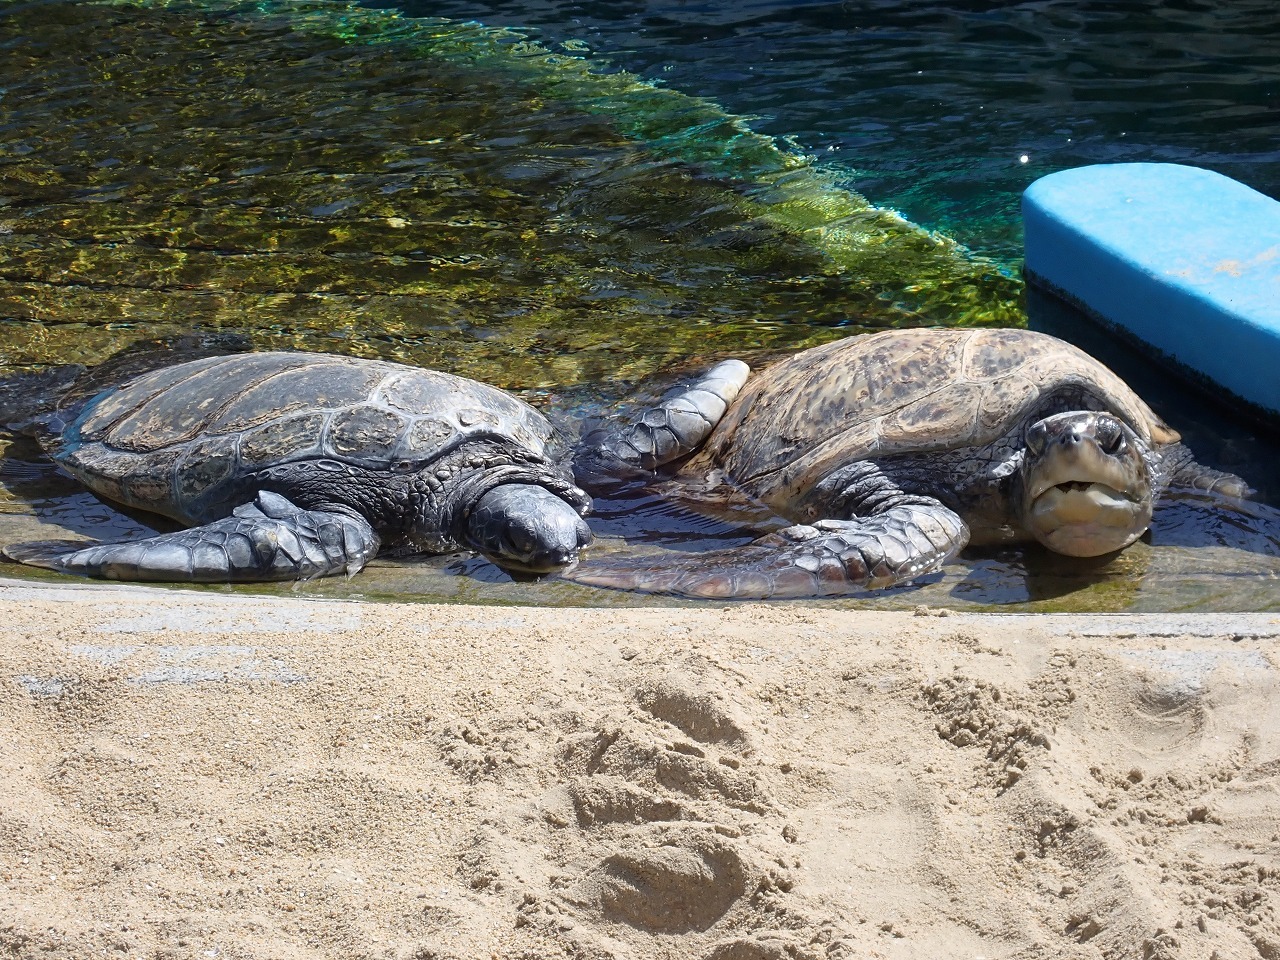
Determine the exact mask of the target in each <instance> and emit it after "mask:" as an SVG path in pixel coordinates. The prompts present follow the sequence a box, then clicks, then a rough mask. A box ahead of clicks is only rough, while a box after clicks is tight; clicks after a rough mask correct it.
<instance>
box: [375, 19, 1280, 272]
mask: <svg viewBox="0 0 1280 960" xmlns="http://www.w3.org/2000/svg"><path fill="white" fill-rule="evenodd" d="M380 5H385V6H395V7H396V8H397V9H400V10H402V11H403V12H404V13H406V14H409V15H422V16H427V15H433V16H443V17H451V18H459V19H473V20H478V21H480V22H482V23H486V24H489V25H492V26H507V27H513V28H520V29H522V30H524V31H525V32H527V34H528V35H529V36H531V37H533V38H535V39H537V40H540V41H541V42H543V43H544V44H545V45H547V46H549V47H552V48H555V49H559V48H561V47H563V46H564V45H566V44H567V45H568V49H570V50H571V51H574V52H576V53H578V54H579V55H583V56H589V57H590V58H592V59H593V60H596V61H598V62H601V63H602V64H607V65H612V66H613V67H616V68H622V69H626V70H629V71H631V72H633V73H636V74H639V75H641V76H643V77H646V78H649V79H651V80H655V81H659V82H662V83H665V84H668V85H670V86H672V87H674V88H676V89H678V90H680V91H681V92H683V93H687V94H692V95H697V96H703V97H707V98H709V99H712V100H714V101H716V102H718V103H720V104H721V105H722V106H724V107H725V108H726V109H728V110H729V111H731V112H733V113H737V114H741V115H745V116H748V117H752V118H753V120H752V126H753V127H754V128H755V129H757V130H759V131H761V132H766V133H769V134H772V135H774V136H777V137H780V138H788V139H790V140H791V141H792V142H793V143H794V144H795V145H796V146H797V147H798V148H800V149H802V150H804V151H805V152H809V153H812V154H815V155H817V156H819V157H821V158H823V159H824V160H826V161H829V162H830V163H832V164H836V165H838V167H839V168H840V170H841V171H842V173H843V174H845V175H847V179H848V183H849V185H850V186H852V187H854V188H855V189H857V190H859V191H860V192H862V193H863V194H865V195H866V196H868V197H869V198H870V199H872V200H873V201H875V202H877V203H880V204H882V205H886V206H890V207H894V208H896V209H898V210H901V211H902V212H903V213H904V214H906V215H907V216H908V217H909V218H910V219H912V220H915V221H916V222H918V223H921V224H924V225H926V226H929V227H931V228H935V229H938V230H940V231H942V232H944V233H947V234H950V235H952V236H955V237H957V238H959V239H961V240H963V241H964V242H966V243H968V244H969V245H970V246H971V247H973V248H974V249H975V250H978V251H980V252H983V253H990V254H995V255H998V256H1001V257H1002V258H1005V259H1008V260H1010V261H1013V260H1016V259H1017V258H1019V257H1020V255H1021V224H1020V220H1019V217H1018V212H1017V204H1018V198H1019V196H1020V194H1021V192H1022V190H1023V188H1024V187H1025V186H1026V185H1027V184H1028V183H1030V182H1031V181H1032V180H1033V179H1035V178H1036V177H1038V176H1041V175H1043V174H1046V173H1049V172H1052V171H1054V170H1059V169H1062V168H1065V167H1072V166H1078V165H1081V164H1087V163H1098V162H1111V161H1134V160H1158V161H1171V162H1178V163H1189V164H1195V165H1199V166H1204V167H1208V168H1210V169H1214V170H1217V171H1219V172H1221V173H1225V174H1227V175H1228V176H1231V177H1235V178H1236V179H1239V180H1242V181H1243V182H1245V183H1248V184H1249V185H1251V186H1253V187H1254V188H1256V189H1258V190H1261V191H1262V192H1264V193H1268V194H1270V195H1271V196H1278V197H1280V6H1278V5H1277V4H1276V2H1275V0H1229V2H1224V0H1143V2H1110V0H1083V2H1080V0H1034V2H1023V3H1008V2H1004V3H1001V2H982V0H971V2H955V0H953V2H946V3H922V2H889V0H846V2H826V0H705V2H696V0H688V2H685V0H646V2H637V0H615V2H609V3H601V2H582V0H518V2H517V0H402V2H397V3H394V4H390V3H387V4H380ZM1023 158H1025V160H1024V159H1023Z"/></svg>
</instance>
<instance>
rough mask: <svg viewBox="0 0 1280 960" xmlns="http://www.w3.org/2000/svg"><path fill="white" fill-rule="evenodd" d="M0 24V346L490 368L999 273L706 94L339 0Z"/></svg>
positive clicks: (541, 365)
mask: <svg viewBox="0 0 1280 960" xmlns="http://www.w3.org/2000/svg"><path fill="white" fill-rule="evenodd" d="M0 9H3V12H4V15H3V16H2V17H0V43H3V45H4V49H5V52H6V56H5V57H4V58H3V60H0V86H3V88H4V89H5V95H4V96H3V97H2V98H0V123H3V124H4V127H5V130H6V134H7V135H6V138H5V140H4V142H3V144H0V363H7V364H10V365H23V366H29V365H33V364H42V363H55V362H85V363H94V362H98V361H100V360H102V359H103V358H105V357H106V356H108V355H110V354H111V353H114V352H116V351H117V350H119V349H120V348H121V347H123V346H125V345H127V344H128V343H129V342H132V341H133V340H136V339H140V338H144V337H156V336H177V335H181V334H184V333H189V332H193V331H195V332H199V331H225V330H236V331H240V332H243V333H246V334H247V335H248V336H249V337H250V338H251V340H252V342H253V344H254V345H255V346H257V347H259V348H271V347H295V348H302V349H311V350H334V351H339V352H346V353H355V354H361V355H367V356H383V357H387V358H391V359H399V360H404V361H409V362H415V363H420V364H425V365H431V366H440V367H445V368H447V369H451V370H454V371H457V372H461V373H466V374H470V375H472V376H476V377H480V378H482V379H485V380H489V381H492V382H495V383H498V384H501V385H504V386H516V387H541V388H550V387H556V386H565V385H572V384H582V383H598V382H601V381H606V380H621V381H634V380H636V379H639V378H641V377H643V376H644V375H646V374H648V373H650V372H651V371H653V370H654V369H657V368H659V367H661V366H663V365H665V364H667V363H669V362H670V361H671V360H673V359H676V358H685V357H689V356H712V355H721V354H725V353H746V354H751V353H753V352H757V351H762V350H777V349H788V348H794V347H800V346H807V345H811V344H814V343H818V342H822V341H824V340H827V339H831V338H832V337H836V336H843V335H847V334H849V333H852V332H857V331H858V330H862V329H872V328H877V327H883V326H891V325H898V324H912V325H916V324H925V323H971V324H979V323H981V324H1006V325H1007V324H1011V323H1020V322H1021V320H1022V315H1021V311H1020V306H1019V303H1020V296H1021V289H1020V285H1019V283H1018V282H1017V281H1016V280H1015V279H1013V278H1011V277H1009V276H1007V275H1005V274H1004V273H1002V272H1001V271H1000V270H999V269H997V268H996V267H995V266H994V265H993V264H991V263H988V262H985V261H982V260H978V259H975V258H973V257H970V256H968V255H967V254H966V253H965V251H963V250H962V249H960V248H959V247H957V246H956V245H955V244H954V243H951V242H949V241H947V240H945V239H943V238H940V237H937V236H934V235H932V234H930V233H928V232H926V231H924V230H921V229H920V228H918V227H915V226H914V225H912V224H909V223H907V222H906V221H904V220H902V219H901V218H900V217H897V216H896V215H895V214H892V213H890V212H888V211H883V210H879V209H877V208H875V207H873V206H871V205H870V204H868V203H867V202H866V201H865V200H864V199H863V198H861V197H859V196H858V195H857V194H855V193H852V192H850V191H848V190H845V189H841V188H840V187H839V186H838V185H837V184H836V183H834V181H833V180H832V179H831V177H830V176H829V175H828V174H827V173H825V172H824V171H822V170H820V169H819V168H817V167H815V166H814V165H813V164H812V162H811V161H810V160H809V159H808V158H806V157H805V156H803V155H801V154H800V153H798V152H796V151H794V150H791V149H789V148H784V147H783V146H781V145H779V144H778V143H776V142H775V141H773V140H772V139H770V138H768V137H763V136H760V135H758V134H755V133H753V132H752V131H751V130H750V129H749V127H748V126H747V125H746V124H745V123H744V122H743V121H742V120H741V119H739V118H736V117H732V116H729V115H727V114H725V113H724V112H723V111H722V110H720V109H719V108H718V107H716V106H715V105H714V104H711V103H708V102H706V101H703V100H699V99H697V98H694V97H688V96H684V95H682V94H680V93H677V92H675V91H671V90H665V89H662V88H659V87H655V86H653V85H651V84H647V83H645V82H643V81H641V80H638V79H637V78H635V77H632V76H630V75H628V74H626V73H622V72H618V71H610V70H608V69H606V68H603V67H602V66H601V65H599V64H593V63H592V62H589V61H586V60H583V59H579V58H575V57H570V56H564V55H561V54H553V53H551V52H549V51H546V50H544V49H542V48H540V47H538V46H536V45H534V44H531V43H529V42H528V41H526V40H524V39H523V38H522V37H520V36H519V35H517V34H514V33H511V32H510V31H501V30H494V29H490V28H487V27H483V26H480V25H477V24H466V23H457V22H451V21H443V20H420V19H410V18H405V17H401V16H399V15H397V14H395V13H393V12H386V11H375V10H367V9H363V8H360V7H357V6H355V5H353V4H348V3H316V2H289V3H283V2H264V3H258V4H243V3H225V2H208V3H198V4H193V3H164V2H154V3H150V2H142V3H87V2H86V3H70V4H67V3H61V4H54V3H37V4H28V5H10V6H9V7H7V8H0Z"/></svg>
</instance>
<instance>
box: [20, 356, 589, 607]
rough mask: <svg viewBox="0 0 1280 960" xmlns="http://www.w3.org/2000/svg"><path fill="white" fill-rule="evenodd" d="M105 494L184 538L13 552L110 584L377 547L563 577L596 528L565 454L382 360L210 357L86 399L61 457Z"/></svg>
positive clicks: (483, 400)
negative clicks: (474, 553)
mask: <svg viewBox="0 0 1280 960" xmlns="http://www.w3.org/2000/svg"><path fill="white" fill-rule="evenodd" d="M50 450H51V453H52V455H53V457H54V459H55V460H56V461H57V462H58V464H60V465H61V466H62V467H63V468H65V469H66V470H67V471H69V472H70V473H72V474H73V475H75V476H76V477H78V478H79V479H80V480H81V481H83V482H84V483H85V485H86V486H88V487H89V489H91V490H92V491H93V492H94V493H95V494H98V495H100V496H102V497H104V498H106V499H109V500H113V501H116V502H117V503H121V504H124V505H126V506H129V507H134V508H138V509H141V510H147V511H151V512H154V513H159V514H163V515H164V516H167V517H170V518H172V519H174V520H177V521H179V522H181V523H183V524H187V525H190V529H186V530H180V531H177V532H173V533H165V534H160V535H158V536H154V537H150V538H148V539H143V540H137V541H131V542H126V543H103V544H95V545H88V546H86V545H84V544H82V543H80V544H77V543H69V542H67V541H45V542H41V543H32V544H17V545H13V546H9V547H7V548H5V553H6V554H7V555H8V556H9V557H10V558H11V559H14V560H20V561H22V562H24V563H30V564H35V565H39V566H45V567H51V568H53V569H56V570H64V571H69V572H75V573H82V574H87V575H89V576H94V577H103V578H108V579H114V580H169V581H193V582H227V581H265V580H291V579H306V578H310V577H320V576H326V575H329V574H335V573H347V574H353V573H356V572H357V571H359V570H360V569H361V568H362V567H363V566H364V565H365V563H366V562H368V560H369V559H370V558H372V557H373V556H374V555H376V554H377V553H378V551H379V550H380V549H382V548H384V547H390V548H396V549H399V550H402V551H419V552H430V553H445V552H450V551H453V550H457V549H472V550H478V551H479V552H480V553H482V554H483V555H484V556H485V557H487V558H488V559H490V560H492V561H493V562H494V563H496V564H498V565H499V566H501V567H503V568H505V569H506V570H508V571H514V572H516V573H517V574H519V573H526V574H544V573H550V572H554V571H559V570H563V569H564V568H566V567H569V566H571V565H572V564H573V563H575V562H576V561H577V558H578V554H579V551H580V550H581V549H582V548H583V547H584V546H585V545H586V544H588V543H589V542H590V540H591V533H590V531H589V530H588V528H587V525H586V523H585V522H584V521H583V520H582V515H583V514H585V513H586V512H587V508H588V506H589V505H590V498H589V497H588V496H587V495H586V494H585V493H584V492H583V491H582V490H580V489H579V488H578V487H577V486H575V485H574V483H573V480H572V475H571V470H570V468H569V465H568V460H567V456H566V454H567V452H568V451H567V448H566V447H565V446H563V445H562V444H560V443H559V442H558V438H557V436H556V434H555V431H554V429H553V428H552V426H551V424H550V423H549V422H548V421H547V420H546V418H544V417H543V416H542V415H541V414H540V413H538V412H537V411H536V410H534V409H533V408H532V407H530V406H529V405H528V404H526V403H524V402H522V401H520V400H518V399H516V398H515V397H512V396H510V395H509V394H506V393H504V392H502V391H501V390H498V389H495V388H493V387H489V386H486V385H484V384H481V383H476V382H475V381H472V380H466V379H463V378H461V377H454V376H450V375H449V374H445V373H437V372H434V371H429V370H422V369H418V368H415V367H408V366H402V365H400V364H395V363H388V362H384V361H377V360H360V359H355V358H351V357H339V356H330V355H325V354H306V353H258V354H238V355H232V356H219V357H205V358H202V359H199V360H191V361H188V362H186V363H181V364H177V365H174V366H171V367H168V368H166V369H162V370H158V371H154V372H152V373H148V374H145V375H143V376H141V377H139V378H137V379H134V380H132V381H130V382H128V383H126V384H124V385H123V386H122V387H119V388H117V389H114V390H108V391H105V392H104V393H102V394H99V395H98V396H97V397H95V398H93V399H92V400H91V401H90V402H89V403H88V404H87V406H86V407H85V408H84V409H83V410H82V411H81V413H80V414H79V416H78V417H76V418H75V419H74V420H73V421H72V422H71V423H70V424H69V425H68V426H66V428H65V429H63V430H62V431H61V432H60V434H59V435H58V436H57V437H56V438H54V440H53V442H52V444H51V446H50Z"/></svg>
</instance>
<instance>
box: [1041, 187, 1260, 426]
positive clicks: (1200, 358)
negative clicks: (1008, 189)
mask: <svg viewBox="0 0 1280 960" xmlns="http://www.w3.org/2000/svg"><path fill="white" fill-rule="evenodd" d="M1022 216H1023V220H1024V225H1025V228H1026V272H1027V278H1028V280H1030V281H1031V282H1033V283H1036V284H1038V285H1040V286H1043V287H1045V288H1047V289H1049V290H1050V291H1052V292H1053V293H1055V294H1057V295H1059V296H1061V297H1063V298H1064V299H1066V300H1068V301H1070V302H1071V303H1074V304H1075V305H1076V306H1078V307H1080V308H1082V309H1083V310H1084V311H1085V312H1086V313H1088V314H1090V315H1092V316H1093V317H1095V318H1096V319H1098V320H1100V321H1102V322H1103V323H1104V324H1105V325H1107V326H1109V327H1112V328H1114V329H1115V330H1117V331H1118V332H1120V333H1121V334H1123V335H1125V336H1127V337H1129V338H1131V339H1135V340H1137V341H1139V342H1140V343H1141V344H1143V345H1145V346H1146V347H1147V348H1148V349H1151V350H1152V352H1153V353H1154V354H1156V355H1157V356H1158V357H1159V358H1160V359H1163V360H1165V361H1168V362H1170V363H1172V364H1173V365H1174V366H1176V367H1178V368H1179V369H1180V370H1181V371H1182V372H1184V373H1188V374H1190V375H1191V376H1192V377H1193V378H1195V379H1197V380H1200V381H1201V382H1205V383H1206V385H1207V386H1209V387H1210V388H1211V389H1213V390H1215V391H1216V392H1218V393H1222V392H1223V391H1226V392H1227V393H1229V394H1231V395H1232V396H1233V397H1234V398H1236V399H1237V400H1242V401H1244V403H1245V404H1246V406H1247V407H1248V408H1249V409H1250V410H1251V412H1252V413H1254V414H1256V415H1259V416H1262V417H1264V418H1266V419H1267V420H1269V421H1271V422H1273V423H1275V422H1280V202H1277V201H1275V200H1272V199H1271V198H1270V197H1267V196H1265V195H1264V194H1261V193H1258V191H1256V190H1253V189H1251V188H1250V187H1246V186H1245V185H1244V184H1242V183H1239V182H1237V181H1235V180H1232V179H1231V178H1229V177H1224V176H1223V175H1222V174H1219V173H1213V172H1212V171H1209V170H1202V169H1199V168H1197V167H1186V166H1182V165H1180V164H1173V163H1116V164H1100V165H1098V166H1090V167H1078V168H1076V169H1074V170H1064V171H1062V172H1061V173H1054V174H1050V175H1049V176H1047V177H1042V178H1041V179H1039V180H1037V181H1036V182H1035V183H1033V184H1031V186H1030V187H1028V188H1027V190H1026V192H1025V193H1024V194H1023V196H1022Z"/></svg>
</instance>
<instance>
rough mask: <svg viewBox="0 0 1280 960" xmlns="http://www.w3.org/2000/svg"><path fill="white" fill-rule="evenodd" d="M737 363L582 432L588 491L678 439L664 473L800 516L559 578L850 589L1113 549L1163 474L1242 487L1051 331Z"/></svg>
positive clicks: (672, 588)
mask: <svg viewBox="0 0 1280 960" xmlns="http://www.w3.org/2000/svg"><path fill="white" fill-rule="evenodd" d="M747 373H748V371H747V368H746V366H745V365H744V364H741V363H739V362H737V361H729V362H727V363H725V364H722V365H720V366H719V367H717V368H715V369H714V370H712V371H711V373H709V374H708V375H707V377H706V378H704V381H702V382H699V383H695V384H694V385H693V386H692V387H690V388H689V389H687V390H685V391H683V392H678V393H676V394H674V395H673V396H672V397H671V398H670V399H668V400H666V401H664V402H662V403H660V404H659V405H657V406H656V407H653V408H650V409H648V410H646V411H645V412H643V413H642V414H641V415H640V416H638V417H636V418H635V419H633V420H630V421H626V422H619V423H614V424H606V425H605V426H604V427H601V428H598V429H596V430H594V431H592V432H590V433H588V434H587V435H586V436H585V437H584V438H583V441H582V449H581V450H580V452H579V454H578V471H579V479H580V482H582V483H583V484H584V486H587V487H588V489H591V488H592V485H593V484H596V485H601V484H607V483H608V481H609V480H610V479H611V478H616V477H625V476H631V475H634V474H636V473H643V472H644V471H658V470H660V469H661V468H662V466H663V465H664V464H675V463H677V462H678V461H679V459H680V458H681V457H683V456H686V455H688V454H689V453H691V452H693V455H692V457H690V458H689V459H687V460H686V461H685V462H683V464H680V465H679V466H678V468H677V469H675V470H674V471H670V472H669V473H668V476H671V477H672V478H673V480H672V482H671V483H670V484H668V485H667V487H666V489H668V490H670V489H672V487H674V489H675V490H676V491H677V492H681V493H683V494H684V495H685V496H686V497H688V498H689V499H691V500H693V501H701V502H703V503H709V504H714V503H715V502H716V501H717V500H720V499H724V498H727V497H728V496H729V495H730V494H731V493H732V494H733V495H734V496H737V497H742V496H745V497H747V498H749V499H751V500H754V501H757V502H758V503H760V504H763V505H765V506H766V507H767V508H768V509H769V510H770V511H772V512H773V513H774V514H776V515H778V516H780V517H782V518H784V519H786V520H788V521H791V522H792V523H794V524H796V525H794V526H790V527H787V528H786V529H783V530H780V531H779V532H777V533H774V534H771V535H768V536H765V537H763V538H761V539H759V540H757V541H755V542H754V543H752V544H749V545H747V546H745V547H742V548H738V549H732V550H720V551H715V552H711V553H704V554H701V555H693V556H685V557H680V558H670V557H667V558H664V559H663V560H662V561H661V563H652V562H645V561H626V560H622V561H615V562H607V561H600V562H597V563H593V564H586V565H584V566H583V567H581V568H579V569H578V570H577V571H575V573H574V575H573V579H574V580H576V581H578V582H582V583H588V584H593V585H597V586H607V587H614V588H622V589H632V590H646V591H654V592H662V593H672V594H681V595H687V596H699V597H757V598H761V597H802V596H823V595H832V594H840V593H848V592H851V591H853V590H858V589H862V588H867V587H884V586H889V585H891V584H896V583H900V582H904V581H907V580H910V579H912V578H914V577H918V576H920V575H922V574H925V573H929V572H931V571H934V570H937V569H938V568H939V567H940V566H941V565H942V564H943V563H945V562H946V561H947V560H948V559H950V558H951V557H952V556H954V555H955V554H956V553H957V552H958V551H959V550H961V549H962V548H963V547H964V546H965V545H966V544H968V543H985V544H991V543H1005V542H1017V541H1029V540H1038V541H1039V542H1040V543H1042V544H1044V545H1045V546H1046V547H1048V548H1049V549H1050V550H1054V551H1056V552H1058V553H1062V554H1067V555H1071V556H1098V555H1102V554H1106V553H1110V552H1112V551H1115V550H1119V549H1121V548H1123V547H1125V546H1127V545H1128V544H1130V543H1132V542H1133V541H1134V540H1136V539H1137V538H1138V537H1139V536H1141V535H1142V533H1143V532H1144V531H1145V530H1146V529H1147V527H1148V525H1149V523H1150V521H1151V515H1152V508H1153V504H1154V502H1155V500H1156V499H1157V498H1158V497H1159V496H1161V495H1162V494H1163V493H1165V492H1166V491H1169V490H1170V489H1171V488H1172V489H1177V488H1194V489H1196V490H1200V491H1208V490H1213V491H1217V492H1219V493H1222V494H1225V495H1229V496H1245V495H1247V494H1248V493H1249V492H1250V491H1249V490H1248V487H1247V486H1246V485H1245V484H1244V482H1243V481H1242V480H1240V479H1239V478H1238V477H1234V476H1232V475H1230V474H1224V473H1219V472H1217V471H1214V470H1210V469H1208V468H1206V467H1203V466H1201V465H1199V464H1197V463H1196V462H1195V461H1194V460H1193V459H1192V457H1191V453H1190V452H1189V451H1188V450H1187V449H1186V448H1185V447H1184V446H1183V445H1182V444H1181V443H1179V442H1178V441H1179V436H1178V434H1177V433H1176V432H1175V431H1174V430H1173V429H1171V428H1170V427H1169V426H1168V425H1167V424H1165V423H1164V422H1163V421H1162V420H1161V419H1160V418H1159V417H1158V416H1156V414H1155V413H1154V412H1153V411H1152V410H1151V408H1150V407H1148V406H1147V404H1146V403H1144V402H1143V401H1142V399H1141V398H1139V397H1138V396H1137V395H1136V394H1135V393H1134V392H1133V391H1132V390H1131V389H1129V387H1128V386H1126V385H1125V383H1124V382H1123V381H1121V380H1120V378H1119V377H1117V376H1116V375H1115V374H1114V373H1112V372H1111V371H1110V370H1108V369H1107V368H1106V367H1105V366H1103V364H1101V363H1099V362H1098V361H1097V360H1095V359H1093V358H1092V357H1090V356H1089V355H1088V354H1086V353H1084V352H1083V351H1081V350H1079V349H1077V348H1076V347H1074V346H1072V345H1070V344H1068V343H1065V342H1063V341H1061V340H1058V339H1056V338H1054V337H1051V336H1049V335H1047V334H1042V333H1036V332H1033V331H1028V330H972V329H968V330H962V329H946V330H938V329H917V330H892V331H886V332H882V333H877V334H870V335H866V336H859V337H853V338H850V339H847V340H840V341H836V342H833V343H829V344H826V345H824V346H820V347H815V348H812V349H810V350H805V351H802V352H800V353H798V354H796V355H794V356H792V357H790V358H788V359H786V360H783V361H782V362H780V363H777V364H775V365H773V366H770V367H768V368H766V369H765V370H764V371H763V372H761V373H759V374H757V375H755V376H754V378H752V379H751V380H750V381H749V382H747ZM744 383H746V386H745V388H743V389H742V390H741V392H738V388H739V387H740V386H742V385H743V384H744ZM735 395H736V399H734V398H735ZM729 401H732V402H731V403H730V402H729ZM721 412H723V417H721V416H720V414H721Z"/></svg>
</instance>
